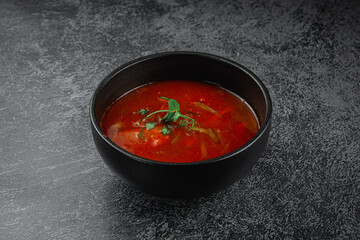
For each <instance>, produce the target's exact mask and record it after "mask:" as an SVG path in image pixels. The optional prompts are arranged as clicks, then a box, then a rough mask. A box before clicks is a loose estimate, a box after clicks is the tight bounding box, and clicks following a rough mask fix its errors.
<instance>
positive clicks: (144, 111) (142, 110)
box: [139, 109, 150, 115]
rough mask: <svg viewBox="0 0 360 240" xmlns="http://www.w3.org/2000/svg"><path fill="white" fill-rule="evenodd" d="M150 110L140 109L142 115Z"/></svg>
mask: <svg viewBox="0 0 360 240" xmlns="http://www.w3.org/2000/svg"><path fill="white" fill-rule="evenodd" d="M149 112H150V110H148V109H141V110H140V111H139V113H140V114H142V115H145V114H148V113H149Z"/></svg>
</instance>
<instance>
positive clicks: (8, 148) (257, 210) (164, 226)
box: [0, 0, 360, 239]
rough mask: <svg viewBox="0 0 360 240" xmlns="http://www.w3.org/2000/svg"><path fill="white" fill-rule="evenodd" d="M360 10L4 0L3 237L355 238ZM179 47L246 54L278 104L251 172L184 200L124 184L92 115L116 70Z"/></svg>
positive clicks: (241, 59)
mask: <svg viewBox="0 0 360 240" xmlns="http://www.w3.org/2000/svg"><path fill="white" fill-rule="evenodd" d="M314 2H315V1H314ZM359 16H360V2H359V1H321V2H317V3H312V2H310V1H308V2H307V1H290V0H288V1H265V0H264V1H241V2H240V1H239V2H235V1H198V2H195V1H173V0H172V1H167V0H158V1H122V2H121V3H119V4H116V3H110V2H109V1H99V2H89V1H60V2H58V1H46V3H43V2H42V1H31V2H30V1H4V0H0V83H1V88H0V124H1V127H0V144H1V148H0V158H1V161H0V239H85V238H86V239H119V238H120V239H153V238H158V239H161V238H165V239H183V238H187V239H208V238H211V239H242V238H244V239H245V238H246V239H261V238H265V239H269V238H276V239H279V238H281V239H283V238H287V239H299V238H307V239H308V238H314V239H331V238H336V239H345V238H346V239H356V238H359V237H360V230H359V226H360V224H359V222H360V197H359V192H360V184H359V181H360V163H359V154H360V149H359V138H360V135H359V122H360V110H359V107H360V98H359V95H360V84H359V77H360V63H359V62H360V60H359V58H360V21H359V19H360V17H359ZM172 50H195V51H201V52H208V53H212V54H217V55H220V56H223V57H227V58H229V59H232V60H234V61H236V62H238V63H240V64H243V65H244V66H246V67H248V68H250V69H251V70H252V71H253V72H254V73H255V74H257V75H258V76H259V77H260V78H261V79H262V80H263V82H264V83H265V85H266V86H267V87H268V89H269V91H270V94H271V96H272V100H273V107H274V114H273V127H272V132H271V136H270V141H269V144H268V146H267V149H266V151H265V153H264V154H263V157H262V158H261V159H260V160H259V162H258V163H257V165H256V166H255V168H254V169H253V173H252V174H251V175H250V176H248V177H246V178H245V179H243V180H241V181H239V182H237V183H235V184H234V185H232V186H231V187H230V188H228V189H226V190H224V191H222V192H220V193H218V194H214V195H212V196H209V197H203V198H200V199H193V200H186V201H180V200H176V201H165V200H159V199H156V198H153V197H151V196H148V195H145V194H143V193H140V192H138V191H136V190H133V189H132V188H130V187H127V186H126V185H124V184H123V182H122V181H121V180H119V179H118V178H117V177H116V176H115V175H114V174H113V173H112V172H111V171H110V170H109V169H108V168H107V167H106V166H105V165H104V163H103V161H102V160H101V159H100V156H99V155H98V153H97V151H96V149H95V146H94V143H93V141H92V137H91V133H90V125H89V116H88V115H89V114H88V109H89V102H90V98H91V95H92V93H93V91H94V89H95V87H96V85H97V84H98V83H99V81H100V80H101V79H102V78H103V77H105V76H106V75H107V74H108V73H109V72H110V71H112V70H113V69H114V68H116V67H118V66H120V65H121V64H123V63H125V62H127V61H129V60H132V59H134V58H137V57H140V56H144V55H148V54H151V53H156V52H162V51H172ZM185 177H186V176H185Z"/></svg>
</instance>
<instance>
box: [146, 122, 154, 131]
mask: <svg viewBox="0 0 360 240" xmlns="http://www.w3.org/2000/svg"><path fill="white" fill-rule="evenodd" d="M155 125H156V123H154V122H148V123H147V124H146V129H147V130H150V129H153V128H154V127H155Z"/></svg>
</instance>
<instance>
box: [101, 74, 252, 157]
mask: <svg viewBox="0 0 360 240" xmlns="http://www.w3.org/2000/svg"><path fill="white" fill-rule="evenodd" d="M100 127H101V129H102V131H103V132H104V133H105V135H106V136H107V137H108V138H109V139H110V140H111V141H113V142H114V143H115V144H116V145H118V146H119V147H121V148H123V149H125V150H126V151H128V152H131V153H133V154H135V155H137V156H140V157H143V158H147V159H151V160H156V161H162V162H182V163H185V162H197V161H203V160H207V159H211V158H216V157H219V156H221V155H224V154H227V153H229V152H231V151H234V150H235V149H237V148H239V147H241V146H242V145H244V144H245V143H246V142H248V141H249V140H250V139H251V138H252V137H253V136H254V135H255V134H256V132H257V131H258V130H259V121H258V119H257V117H256V115H255V113H254V111H253V110H252V109H251V107H250V106H249V105H248V104H247V103H246V102H245V101H244V100H243V99H242V98H240V97H239V96H237V95H235V94H234V93H232V92H230V91H228V90H226V89H224V88H221V87H219V86H217V85H214V84H210V83H203V82H192V81H165V82H155V83H150V84H147V85H144V86H141V87H138V88H136V89H133V90H131V91H130V92H128V93H126V94H124V95H123V96H121V97H120V98H118V99H117V100H116V101H115V102H114V103H113V104H111V105H110V106H109V107H108V108H107V109H106V111H105V113H104V114H103V116H102V119H101V122H100Z"/></svg>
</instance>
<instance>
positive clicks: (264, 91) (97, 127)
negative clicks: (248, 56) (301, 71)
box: [89, 51, 272, 166]
mask: <svg viewBox="0 0 360 240" xmlns="http://www.w3.org/2000/svg"><path fill="white" fill-rule="evenodd" d="M175 55H188V56H197V57H199V56H200V57H204V58H209V59H213V60H216V61H219V62H223V63H225V64H229V65H232V66H233V67H236V68H238V69H240V70H241V71H243V72H244V73H246V74H247V75H248V76H250V77H251V78H252V79H253V80H254V81H255V83H256V84H257V85H258V87H259V88H260V90H261V92H262V94H263V96H264V98H265V111H266V113H265V118H264V121H263V124H262V125H261V127H260V128H259V130H258V131H257V133H256V134H255V136H254V137H252V138H251V139H250V140H249V141H248V142H247V143H245V144H244V145H242V146H241V147H239V148H237V149H235V150H233V151H231V152H229V153H227V154H224V155H221V156H219V157H216V158H211V159H207V160H202V161H196V162H180V163H178V162H162V161H157V160H151V159H147V158H143V157H140V156H137V155H135V154H133V153H131V152H128V151H126V150H125V149H123V148H121V147H119V146H118V145H116V144H115V143H114V142H112V141H111V140H110V139H109V138H108V137H106V136H105V133H104V132H103V131H102V130H101V128H100V125H99V124H98V122H97V120H96V115H95V105H96V100H97V98H98V96H99V94H100V92H101V90H102V89H103V87H104V86H105V85H106V84H107V83H108V82H109V81H110V80H111V79H112V78H113V77H114V76H115V75H117V74H118V73H119V72H121V71H124V70H125V69H127V68H129V67H131V66H133V65H136V64H138V63H141V62H145V61H150V60H152V59H154V58H161V57H167V56H175ZM89 114H90V122H91V124H92V126H93V128H94V129H95V131H96V133H97V134H98V135H99V136H100V137H101V138H102V140H104V141H105V142H106V143H107V144H108V145H109V146H110V147H112V148H113V149H114V150H116V151H118V152H120V153H122V154H124V155H125V156H127V157H129V158H131V159H134V160H136V161H139V162H142V163H147V164H155V165H172V166H177V165H178V166H190V165H202V164H209V163H214V162H219V161H225V160H226V159H228V158H231V157H232V156H234V155H237V154H239V153H240V152H244V151H245V150H246V149H248V148H249V147H251V146H252V145H253V144H254V143H255V142H256V141H258V139H259V138H261V136H262V135H263V134H264V133H265V130H266V129H267V128H268V127H269V125H270V119H271V114H272V101H271V98H270V94H269V92H268V90H267V88H266V87H265V85H264V84H263V82H262V81H261V80H260V78H259V77H257V76H256V75H255V74H254V73H253V72H251V71H250V70H249V69H247V68H246V67H244V66H243V65H241V64H239V63H237V62H235V61H233V60H230V59H227V58H225V57H222V56H218V55H214V54H210V53H205V52H196V51H167V52H159V53H154V54H150V55H146V56H142V57H139V58H136V59H134V60H132V61H129V62H127V63H125V64H122V65H121V66H119V67H117V68H116V69H115V70H113V71H112V72H111V73H109V74H108V75H107V76H106V77H105V78H104V79H103V80H102V81H101V82H100V83H99V84H98V85H97V87H96V89H95V91H94V93H93V95H92V97H91V101H90V112H89Z"/></svg>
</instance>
